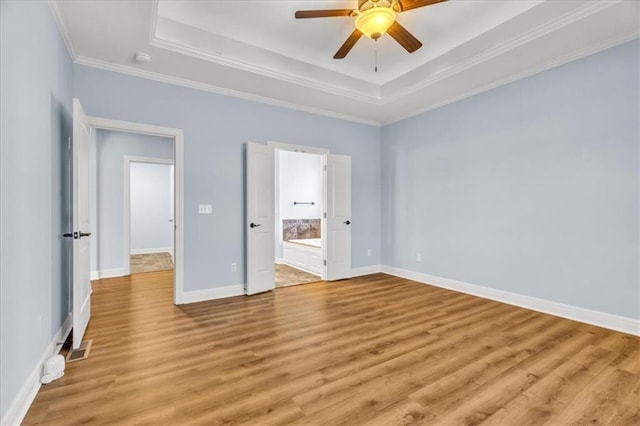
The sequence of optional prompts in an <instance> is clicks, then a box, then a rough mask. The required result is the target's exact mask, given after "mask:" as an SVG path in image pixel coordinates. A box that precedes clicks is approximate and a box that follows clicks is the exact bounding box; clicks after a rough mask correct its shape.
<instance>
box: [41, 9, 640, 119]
mask: <svg viewBox="0 0 640 426" xmlns="http://www.w3.org/2000/svg"><path fill="white" fill-rule="evenodd" d="M50 4H51V6H52V9H53V11H54V14H55V15H56V18H57V20H58V24H59V25H60V27H61V30H62V32H63V35H64V37H65V39H66V40H65V41H66V42H67V45H68V47H69V50H70V51H71V54H72V56H73V58H74V61H75V62H77V63H80V64H85V65H89V66H96V67H100V68H105V69H110V70H114V71H119V72H125V73H128V74H133V75H139V76H143V77H148V78H153V79H156V80H161V81H166V82H170V83H175V84H181V85H185V86H189V87H195V88H199V89H203V90H209V91H213V92H217V93H224V94H229V95H232V96H239V97H243V98H248V99H253V100H257V101H260V102H266V103H271V104H276V105H283V106H288V107H293V108H297V109H303V110H307V111H312V112H316V113H320V114H325V115H330V116H336V117H340V118H346V119H350V120H355V121H360V122H366V123H372V124H387V123H391V122H394V121H397V120H399V119H402V118H405V117H409V116H411V115H415V114H417V113H419V112H422V111H426V110H429V109H432V108H435V107H438V106H441V105H444V104H447V103H450V102H453V101H455V100H458V99H462V98H464V97H467V96H470V95H472V94H475V93H478V92H481V91H484V90H487V89H490V88H492V87H496V86H498V85H500V84H504V83H507V82H509V81H513V80H515V79H518V78H521V77H524V76H526V75H530V74H533V73H535V72H538V71H541V70H544V69H547V68H550V67H552V66H555V65H558V64H561V63H564V62H568V61H570V60H573V59H576V58H578V57H581V56H584V55H586V54H590V53H593V52H596V51H599V50H602V49H605V48H607V47H610V46H613V45H616V44H619V43H621V42H624V41H627V40H631V39H633V38H635V37H638V36H639V34H640V18H639V17H640V2H638V1H637V0H621V1H596V0H580V1H579V0H499V1H496V0H450V1H448V2H444V3H439V4H436V5H432V6H428V7H424V8H420V9H414V10H410V11H407V12H403V13H400V14H399V15H398V21H399V22H400V23H401V24H402V25H403V26H404V27H405V28H407V29H408V30H409V31H410V32H411V33H412V34H414V35H415V36H416V37H417V38H418V39H420V40H421V41H422V43H423V47H422V48H421V49H419V50H418V51H416V52H415V53H413V54H409V53H407V52H406V51H405V50H404V49H403V48H402V47H401V46H400V45H398V44H397V43H396V42H395V41H394V40H393V39H391V38H390V37H389V36H383V37H382V38H381V39H380V40H379V41H378V42H374V41H373V40H370V39H367V38H366V37H362V38H361V39H360V41H359V42H358V43H357V44H356V46H355V47H354V48H353V50H352V51H351V52H350V53H349V55H347V57H346V58H345V59H343V60H334V59H333V54H334V53H335V52H336V50H337V49H338V48H339V47H340V45H341V44H342V43H343V42H344V40H345V39H346V38H347V36H348V35H349V34H350V33H351V32H352V31H353V28H354V26H353V18H351V17H340V18H318V19H303V20H296V19H294V16H293V15H294V12H295V11H296V10H309V9H350V8H356V6H357V0H352V1H334V0H325V1H322V0H321V1H282V0H281V1H266V0H253V1H240V0H233V1H205V0H193V1H189V0H179V1H176V0H160V1H156V0H148V1H135V0H132V1H113V0H85V1H82V2H81V1H77V0H52V1H51V2H50ZM137 51H143V52H147V53H149V54H151V56H152V62H151V63H150V64H145V65H143V64H139V63H136V62H135V61H134V60H133V56H134V53H135V52H137ZM376 51H377V60H378V72H374V63H375V57H376Z"/></svg>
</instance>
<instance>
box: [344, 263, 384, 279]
mask: <svg viewBox="0 0 640 426" xmlns="http://www.w3.org/2000/svg"><path fill="white" fill-rule="evenodd" d="M379 272H382V265H371V266H362V267H360V268H351V278H355V277H362V276H364V275H371V274H377V273H379Z"/></svg>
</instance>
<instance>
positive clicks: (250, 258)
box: [246, 142, 275, 294]
mask: <svg viewBox="0 0 640 426" xmlns="http://www.w3.org/2000/svg"><path fill="white" fill-rule="evenodd" d="M273 157H274V155H273V148H271V147H269V146H267V145H260V144H256V143H252V142H248V143H247V169H246V173H247V199H246V203H247V223H246V226H247V288H246V292H247V294H256V293H261V292H264V291H269V290H271V289H273V288H274V287H275V248H274V244H273V241H274V238H275V235H274V220H275V219H274V194H273V191H274V189H273V188H274V175H273V169H274V167H273V163H274V159H273Z"/></svg>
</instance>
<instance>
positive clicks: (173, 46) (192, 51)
mask: <svg viewBox="0 0 640 426" xmlns="http://www.w3.org/2000/svg"><path fill="white" fill-rule="evenodd" d="M149 44H150V45H151V46H153V47H157V48H160V49H165V50H170V51H172V52H175V53H179V54H181V55H187V56H191V57H194V58H197V59H202V60H204V61H208V62H213V63H216V64H220V65H224V66H228V67H232V68H235V69H239V70H242V71H246V72H250V73H252V74H257V75H261V76H263V77H268V78H273V79H276V80H281V81H284V82H287V83H291V84H296V85H299V86H303V87H306V88H309V89H313V90H320V91H323V92H326V93H331V94H332V95H338V96H344V97H346V98H350V99H353V100H355V101H359V102H365V103H368V104H373V105H381V104H382V100H381V99H380V97H375V96H369V95H365V94H363V93H360V92H356V91H353V90H346V89H342V88H339V87H336V86H335V85H332V84H327V83H322V82H319V81H314V80H310V79H308V78H302V77H299V76H295V75H293V74H289V73H285V72H282V71H274V70H271V69H268V68H265V67H261V66H257V65H252V64H249V63H246V62H242V61H239V60H237V59H232V58H229V57H225V56H222V55H218V54H215V53H212V52H209V51H206V50H202V49H196V48H193V47H189V46H185V45H183V44H180V43H176V42H173V41H169V40H163V39H160V38H158V37H155V36H153V37H152V38H151V40H150V42H149Z"/></svg>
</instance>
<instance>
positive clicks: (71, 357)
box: [67, 340, 93, 362]
mask: <svg viewBox="0 0 640 426" xmlns="http://www.w3.org/2000/svg"><path fill="white" fill-rule="evenodd" d="M91 343H93V340H83V341H82V343H80V347H79V348H78V349H69V352H67V362H74V361H82V360H83V359H87V358H89V351H90V350H91Z"/></svg>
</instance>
